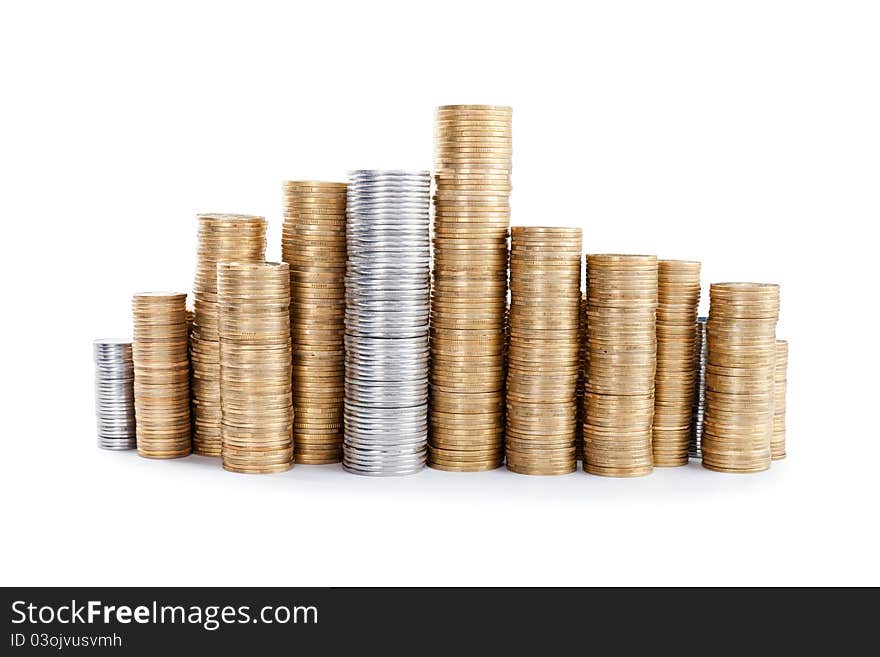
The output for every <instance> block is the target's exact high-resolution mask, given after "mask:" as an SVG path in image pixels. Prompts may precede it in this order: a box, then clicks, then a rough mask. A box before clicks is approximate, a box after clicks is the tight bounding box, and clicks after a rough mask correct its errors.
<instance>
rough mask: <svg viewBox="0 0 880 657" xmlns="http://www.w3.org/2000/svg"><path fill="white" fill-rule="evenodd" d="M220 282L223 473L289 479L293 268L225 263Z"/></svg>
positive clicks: (218, 266)
mask: <svg viewBox="0 0 880 657" xmlns="http://www.w3.org/2000/svg"><path fill="white" fill-rule="evenodd" d="M217 280H218V292H219V300H220V373H221V379H220V380H221V389H222V395H221V401H222V422H223V424H222V432H223V434H222V435H223V449H222V455H223V467H224V469H226V470H229V471H232V472H241V473H254V474H260V473H270V472H283V471H285V470H288V469H289V468H290V466H291V465H292V464H293V444H292V435H293V434H292V432H293V404H292V399H291V394H290V272H289V270H288V266H287V263H275V262H266V263H241V262H221V263H218V265H217Z"/></svg>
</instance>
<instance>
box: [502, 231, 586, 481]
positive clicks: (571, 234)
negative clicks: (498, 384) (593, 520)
mask: <svg viewBox="0 0 880 657" xmlns="http://www.w3.org/2000/svg"><path fill="white" fill-rule="evenodd" d="M510 294H511V302H510V343H509V348H508V349H509V351H508V359H509V360H508V373H507V435H506V453H507V467H508V468H509V469H510V470H513V471H514V472H519V473H521V474H534V475H553V474H565V473H567V472H573V471H574V470H575V468H576V467H577V461H576V454H575V451H576V447H575V441H576V438H577V429H576V426H577V381H578V375H579V372H580V363H579V356H580V339H579V338H580V321H579V316H580V299H581V229H580V228H543V227H532V226H529V227H524V226H516V227H514V228H513V229H512V230H511V251H510Z"/></svg>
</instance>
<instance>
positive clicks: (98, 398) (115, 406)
mask: <svg viewBox="0 0 880 657" xmlns="http://www.w3.org/2000/svg"><path fill="white" fill-rule="evenodd" d="M93 351H94V355H95V415H96V417H97V424H98V447H100V448H101V449H114V450H119V449H134V448H135V447H137V434H136V430H135V421H134V363H133V361H132V356H131V342H128V341H125V340H116V339H105V340H95V341H94V343H93Z"/></svg>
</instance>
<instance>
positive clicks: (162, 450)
mask: <svg viewBox="0 0 880 657" xmlns="http://www.w3.org/2000/svg"><path fill="white" fill-rule="evenodd" d="M131 305H132V314H133V317H134V342H133V344H132V358H133V361H134V407H135V424H136V427H137V451H138V454H140V455H141V456H146V457H147V458H154V459H173V458H178V457H181V456H188V455H189V454H190V453H191V452H192V438H191V435H190V407H189V357H188V356H187V351H186V348H187V337H186V294H185V293H180V294H177V293H171V292H144V293H142V294H136V295H134V298H133V299H132V304H131Z"/></svg>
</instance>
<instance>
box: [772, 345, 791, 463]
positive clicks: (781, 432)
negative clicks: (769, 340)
mask: <svg viewBox="0 0 880 657" xmlns="http://www.w3.org/2000/svg"><path fill="white" fill-rule="evenodd" d="M787 370H788V342H787V341H785V340H777V341H776V367H775V374H774V376H773V436H772V437H771V438H770V457H771V459H772V460H774V461H779V460H781V459H784V458H785V386H786V371H787Z"/></svg>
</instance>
